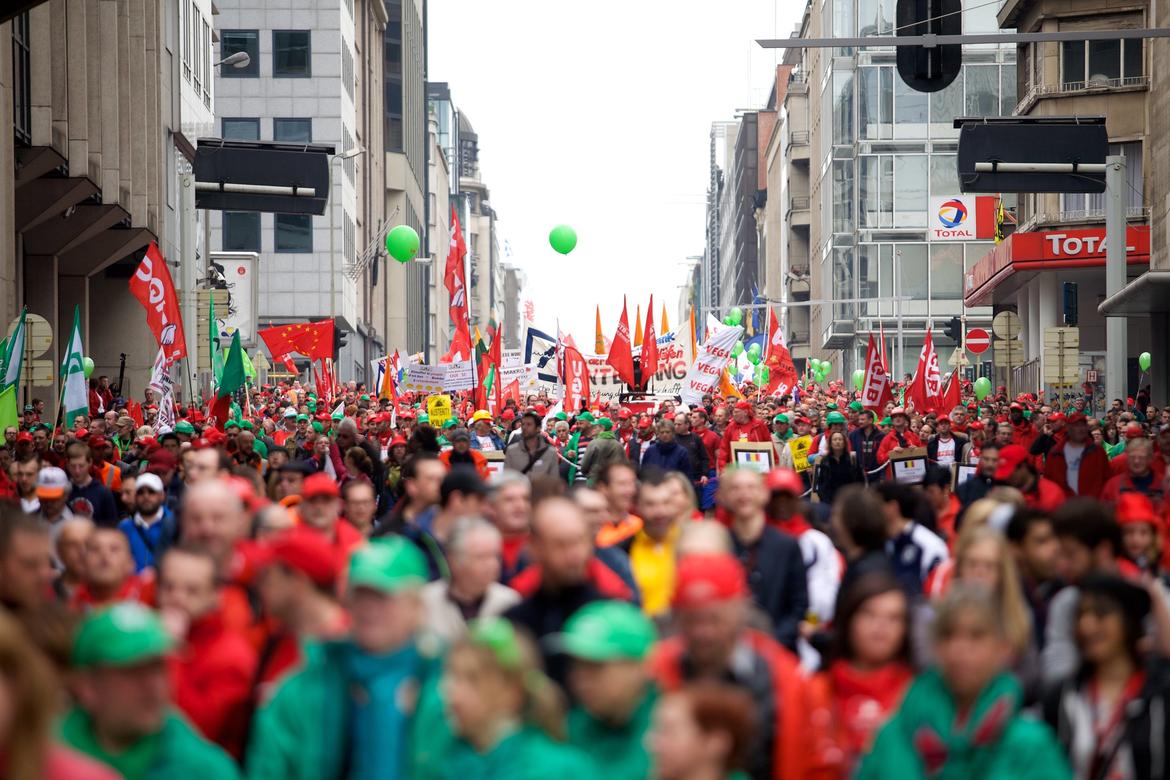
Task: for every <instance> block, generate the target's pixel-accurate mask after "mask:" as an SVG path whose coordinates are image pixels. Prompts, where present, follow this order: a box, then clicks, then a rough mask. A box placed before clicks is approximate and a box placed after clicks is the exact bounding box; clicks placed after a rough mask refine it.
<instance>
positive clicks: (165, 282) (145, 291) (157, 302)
mask: <svg viewBox="0 0 1170 780" xmlns="http://www.w3.org/2000/svg"><path fill="white" fill-rule="evenodd" d="M130 292H131V293H132V294H133V295H134V297H135V298H137V299H138V302H139V303H141V304H142V308H144V309H146V324H147V325H149V326H150V332H151V333H153V334H154V340H155V341H157V342H158V345H159V346H160V347H162V348H163V349H164V351H165V353H166V357H167V362H168V363H173V362H174V361H176V360H178V359H179V358H182V357H186V356H187V338H186V336H185V335H184V333H183V315H182V313H181V312H180V311H179V298H178V296H177V295H176V294H175V284H174V282H172V281H171V272H170V270H169V269H168V268H167V261H166V260H165V259H164V258H163V256H162V252H160V251H159V250H158V244H156V243H154V242H153V241H151V242H150V246H148V247H147V248H146V254H145V255H144V256H143V258H142V262H141V263H139V264H138V270H136V271H135V272H134V275H133V276H131V277H130Z"/></svg>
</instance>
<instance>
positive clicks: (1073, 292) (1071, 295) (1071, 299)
mask: <svg viewBox="0 0 1170 780" xmlns="http://www.w3.org/2000/svg"><path fill="white" fill-rule="evenodd" d="M1064 324H1065V325H1067V326H1068V327H1070V328H1072V327H1076V324H1077V283H1076V282H1065V283H1064Z"/></svg>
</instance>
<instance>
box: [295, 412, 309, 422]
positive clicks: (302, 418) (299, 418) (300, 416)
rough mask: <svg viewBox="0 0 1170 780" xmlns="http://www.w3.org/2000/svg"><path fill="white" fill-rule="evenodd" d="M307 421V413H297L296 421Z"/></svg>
mask: <svg viewBox="0 0 1170 780" xmlns="http://www.w3.org/2000/svg"><path fill="white" fill-rule="evenodd" d="M308 421H309V415H307V414H298V415H297V422H299V423H301V422H308Z"/></svg>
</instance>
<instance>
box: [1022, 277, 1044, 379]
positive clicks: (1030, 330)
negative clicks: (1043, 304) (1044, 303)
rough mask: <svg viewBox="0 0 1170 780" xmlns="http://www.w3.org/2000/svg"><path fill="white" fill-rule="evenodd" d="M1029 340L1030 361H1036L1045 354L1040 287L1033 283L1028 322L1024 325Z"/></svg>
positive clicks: (1030, 291) (1028, 357)
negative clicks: (1042, 353)
mask: <svg viewBox="0 0 1170 780" xmlns="http://www.w3.org/2000/svg"><path fill="white" fill-rule="evenodd" d="M1024 333H1025V334H1026V336H1027V339H1028V354H1027V359H1028V360H1035V359H1036V358H1038V357H1040V353H1041V352H1043V346H1044V336H1043V334H1042V333H1041V327H1040V287H1039V286H1038V285H1037V284H1036V283H1035V282H1032V283H1031V284H1029V285H1028V322H1027V324H1025V325H1024Z"/></svg>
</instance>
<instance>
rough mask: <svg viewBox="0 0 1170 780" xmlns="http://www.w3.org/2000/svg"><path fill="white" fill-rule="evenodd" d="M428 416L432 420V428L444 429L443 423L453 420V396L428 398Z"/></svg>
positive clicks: (432, 396)
mask: <svg viewBox="0 0 1170 780" xmlns="http://www.w3.org/2000/svg"><path fill="white" fill-rule="evenodd" d="M427 416H428V417H429V418H430V419H431V427H433V428H442V427H443V423H445V422H447V420H450V419H451V396H449V395H431V396H427Z"/></svg>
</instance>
